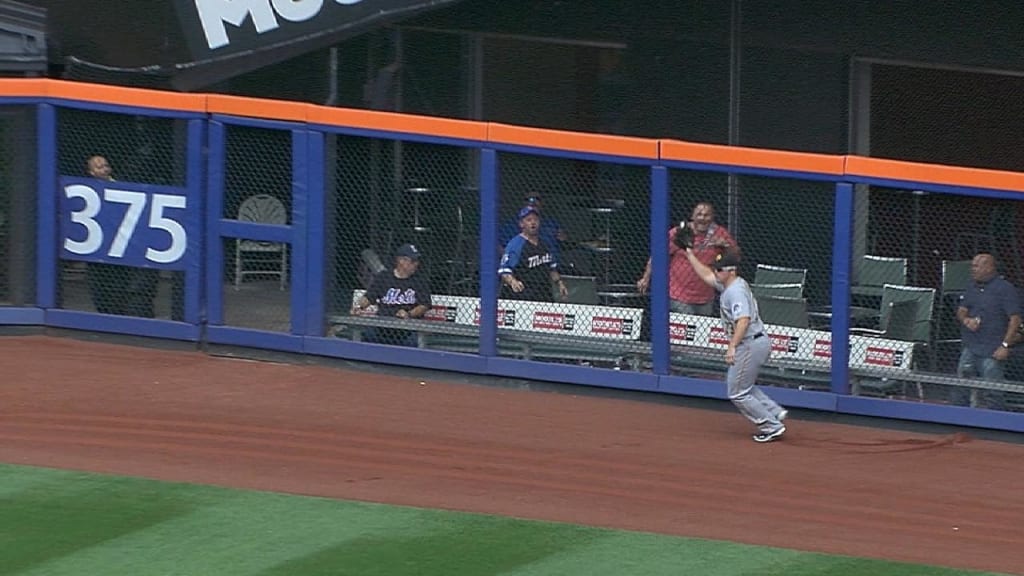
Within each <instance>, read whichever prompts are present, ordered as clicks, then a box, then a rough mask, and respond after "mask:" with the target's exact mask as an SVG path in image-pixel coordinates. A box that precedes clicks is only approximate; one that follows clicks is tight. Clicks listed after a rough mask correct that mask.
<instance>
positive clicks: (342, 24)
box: [176, 0, 458, 61]
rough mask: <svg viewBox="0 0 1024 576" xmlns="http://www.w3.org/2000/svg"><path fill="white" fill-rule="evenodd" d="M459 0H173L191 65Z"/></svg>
mask: <svg viewBox="0 0 1024 576" xmlns="http://www.w3.org/2000/svg"><path fill="white" fill-rule="evenodd" d="M457 1H458V0H176V6H177V10H178V17H179V19H180V20H181V24H182V29H183V31H184V34H185V38H186V40H187V43H188V47H189V50H190V51H191V53H192V56H193V59H195V60H197V61H202V60H208V59H211V58H219V57H222V56H227V55H230V54H237V53H241V52H249V51H254V50H263V49H267V48H272V47H274V46H279V45H287V44H291V43H293V42H298V41H304V40H311V39H315V38H319V37H322V36H328V35H332V34H336V33H338V32H342V31H345V30H351V29H353V28H357V27H366V26H370V25H374V24H381V23H385V22H388V21H390V20H393V19H398V18H404V17H408V16H410V15H412V14H413V13H416V12H420V11H425V10H429V9H433V8H439V7H441V6H444V5H447V4H452V3H454V2H457Z"/></svg>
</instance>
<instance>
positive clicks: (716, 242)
mask: <svg viewBox="0 0 1024 576" xmlns="http://www.w3.org/2000/svg"><path fill="white" fill-rule="evenodd" d="M689 225H690V227H691V228H693V253H694V254H695V255H696V256H697V259H698V260H700V261H701V262H703V263H704V264H706V265H708V266H710V265H711V264H712V262H714V260H715V256H717V255H718V254H719V253H721V252H723V251H724V250H726V249H727V248H732V247H735V246H736V240H734V239H733V237H732V235H731V234H729V231H728V230H726V228H725V226H719V225H718V224H716V223H715V208H714V206H712V205H711V203H710V202H701V203H699V204H697V205H696V206H694V208H693V215H692V216H691V220H690V223H689ZM675 235H676V227H675V226H673V227H672V229H671V230H669V232H668V258H669V269H668V297H669V309H670V310H671V311H672V312H679V313H681V314H696V315H699V316H713V315H714V310H713V307H714V301H715V289H714V288H712V287H711V286H708V285H707V284H706V283H705V282H704V281H703V280H701V278H700V276H698V275H697V272H696V271H694V269H693V266H691V265H690V262H689V260H687V259H686V252H685V251H684V250H683V249H681V248H679V247H678V246H676V244H675V242H673V239H674V238H675ZM650 285H651V260H650V258H648V259H647V267H646V268H645V269H644V275H643V276H642V277H641V278H640V279H639V280H637V282H636V287H637V290H639V291H640V293H641V294H646V293H647V289H648V288H649V287H650Z"/></svg>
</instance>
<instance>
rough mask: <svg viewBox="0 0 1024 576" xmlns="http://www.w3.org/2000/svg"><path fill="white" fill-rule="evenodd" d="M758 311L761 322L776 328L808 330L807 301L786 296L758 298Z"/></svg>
mask: <svg viewBox="0 0 1024 576" xmlns="http://www.w3.org/2000/svg"><path fill="white" fill-rule="evenodd" d="M757 311H758V314H759V315H760V316H761V321H762V322H764V323H765V324H774V325H776V326H792V327H794V328H807V327H808V326H809V322H808V318H807V299H806V298H792V297H785V296H764V297H761V296H758V297H757Z"/></svg>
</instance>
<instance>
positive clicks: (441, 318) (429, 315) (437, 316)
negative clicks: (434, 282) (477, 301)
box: [423, 306, 459, 322]
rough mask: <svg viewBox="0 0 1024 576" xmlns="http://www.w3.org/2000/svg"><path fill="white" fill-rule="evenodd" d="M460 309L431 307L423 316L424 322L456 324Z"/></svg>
mask: <svg viewBox="0 0 1024 576" xmlns="http://www.w3.org/2000/svg"><path fill="white" fill-rule="evenodd" d="M458 311H459V309H458V308H456V307H455V306H431V308H430V310H427V312H426V313H425V314H424V315H423V319H424V320H433V321H435V322H455V319H456V318H457V317H458Z"/></svg>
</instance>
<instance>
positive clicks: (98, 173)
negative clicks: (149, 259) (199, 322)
mask: <svg viewBox="0 0 1024 576" xmlns="http://www.w3.org/2000/svg"><path fill="white" fill-rule="evenodd" d="M85 170H86V173H87V174H88V175H89V176H90V177H92V178H96V179H97V180H107V181H111V182H112V181H114V177H113V169H112V168H111V166H110V162H108V161H107V159H106V158H105V157H103V156H99V155H96V156H91V157H89V159H88V160H87V161H86V165H85ZM86 280H87V284H88V286H89V294H90V296H91V297H92V302H93V306H94V307H95V308H96V311H97V312H99V313H100V314H117V315H121V316H138V317H142V318H154V317H155V316H156V311H155V310H154V300H155V299H156V295H157V287H158V284H159V282H160V273H159V272H158V271H156V270H150V269H146V268H135V267H130V266H119V265H117V264H105V263H100V262H90V263H89V264H88V267H87V268H86Z"/></svg>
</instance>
